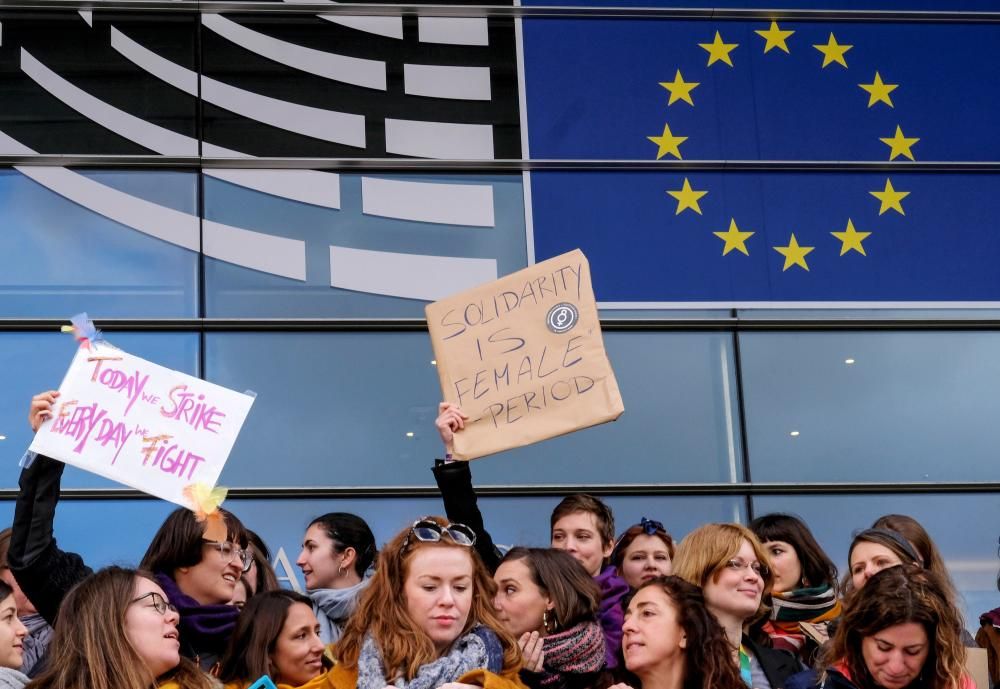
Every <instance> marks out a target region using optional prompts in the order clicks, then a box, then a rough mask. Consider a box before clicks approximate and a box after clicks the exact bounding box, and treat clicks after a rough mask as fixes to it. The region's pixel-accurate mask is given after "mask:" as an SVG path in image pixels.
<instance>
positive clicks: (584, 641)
mask: <svg viewBox="0 0 1000 689" xmlns="http://www.w3.org/2000/svg"><path fill="white" fill-rule="evenodd" d="M542 651H543V652H544V653H545V660H544V663H543V666H542V671H541V673H540V674H541V676H542V681H541V684H542V686H550V685H557V684H559V683H561V682H562V681H563V679H564V678H563V675H566V674H589V673H594V672H599V671H600V670H601V668H603V667H604V632H602V631H601V625H599V624H597V623H596V622H581V623H580V624H578V625H576V626H573V627H570V628H569V629H567V630H565V631H562V632H558V633H556V634H549V635H548V636H546V637H545V638H544V639H542Z"/></svg>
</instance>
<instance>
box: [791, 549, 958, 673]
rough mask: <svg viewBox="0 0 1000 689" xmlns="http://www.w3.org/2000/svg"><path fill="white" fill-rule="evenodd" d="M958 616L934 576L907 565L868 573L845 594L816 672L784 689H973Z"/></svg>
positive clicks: (935, 575) (927, 571)
mask: <svg viewBox="0 0 1000 689" xmlns="http://www.w3.org/2000/svg"><path fill="white" fill-rule="evenodd" d="M962 627H963V625H962V619H961V615H959V613H958V610H957V609H956V608H955V606H953V605H952V604H951V603H950V602H949V601H948V598H947V596H946V595H945V590H944V587H943V585H942V582H941V580H940V577H939V576H938V575H937V574H935V573H933V572H931V571H929V570H922V569H920V568H919V567H916V566H914V565H908V566H900V565H896V566H893V567H889V568H887V569H883V570H880V571H879V572H877V573H876V574H874V575H873V576H872V577H871V578H870V579H869V580H868V581H867V582H866V583H865V585H864V587H862V588H861V589H859V590H858V591H856V592H855V593H854V595H852V596H851V598H850V599H849V600H848V602H847V605H846V607H845V609H844V614H843V616H841V618H840V623H839V625H838V626H837V631H836V632H835V633H834V635H833V638H832V640H831V643H830V645H829V647H828V648H827V649H826V650H825V651H824V653H823V657H822V659H823V667H824V668H825V669H823V670H822V671H820V672H817V671H815V670H810V671H808V672H804V673H802V674H800V675H797V676H795V677H793V678H791V680H789V683H788V687H789V689H821V688H825V689H974V687H975V683H974V682H973V681H972V679H971V678H970V677H969V676H968V675H967V674H966V673H965V656H966V652H965V646H964V644H963V643H962Z"/></svg>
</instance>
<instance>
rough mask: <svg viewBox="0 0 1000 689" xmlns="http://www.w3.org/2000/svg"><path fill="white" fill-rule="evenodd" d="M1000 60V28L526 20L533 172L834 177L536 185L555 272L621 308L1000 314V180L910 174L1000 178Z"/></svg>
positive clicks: (624, 177) (538, 242)
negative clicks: (570, 253) (910, 165)
mask: <svg viewBox="0 0 1000 689" xmlns="http://www.w3.org/2000/svg"><path fill="white" fill-rule="evenodd" d="M789 31H793V32H794V33H790V34H789V33H787V32H789ZM716 32H718V35H719V38H718V39H716ZM758 32H763V33H764V34H769V35H770V36H771V37H772V39H773V40H768V36H767V35H760V34H759V33H758ZM781 32H785V33H781ZM831 34H832V36H833V38H831ZM713 43H717V44H718V43H725V44H730V45H731V44H736V46H735V47H732V48H731V49H718V48H716V49H714V52H710V51H709V50H708V49H706V48H703V47H701V46H700V45H699V44H706V46H708V45H711V44H713ZM771 43H773V45H771V48H770V49H769V50H768V51H767V52H765V47H766V46H767V45H769V44H771ZM782 45H783V46H784V47H787V48H788V52H787V53H786V52H785V51H784V50H783V49H782ZM817 45H818V46H821V47H822V48H823V49H824V50H820V49H817V48H816V47H814V46H817ZM847 45H849V46H852V47H851V48H849V49H844V48H843V46H847ZM998 45H1000V25H993V24H971V23H970V24H941V23H938V24H918V23H875V22H856V23H851V22H843V23H809V22H783V21H778V23H777V25H773V24H771V22H770V21H752V22H751V21H728V22H727V21H706V20H696V21H676V20H658V19H653V20H629V19H615V20H607V19H604V20H600V19H592V18H591V19H569V20H566V19H531V20H526V21H525V22H524V53H525V60H524V64H525V70H526V72H525V93H526V97H527V120H528V141H529V145H530V154H531V157H532V158H533V159H595V160H650V161H652V160H656V159H657V157H658V156H659V158H660V159H662V160H665V161H668V160H676V159H683V160H761V161H817V160H822V161H832V162H833V165H831V168H830V171H829V172H827V171H822V172H819V171H816V172H779V171H774V172H772V171H759V172H750V171H744V172H736V171H722V172H708V171H698V170H696V169H692V170H686V171H682V170H676V171H674V170H664V171H663V172H659V171H635V172H616V171H589V172H579V173H577V172H556V171H552V172H538V171H536V172H534V173H532V175H531V193H532V212H533V220H532V222H533V236H534V242H535V254H536V260H543V259H545V258H548V257H551V256H553V255H557V254H559V253H561V252H563V251H567V250H569V249H572V248H575V247H577V246H579V247H580V248H582V249H583V250H584V251H585V252H586V253H587V254H588V256H590V257H592V263H593V274H594V286H595V290H596V293H597V298H598V299H599V300H600V301H604V302H629V303H633V302H639V303H647V304H649V303H678V304H680V303H696V304H706V303H712V304H717V305H727V306H728V305H737V304H762V303H765V302H766V303H772V304H773V303H777V302H783V303H784V302H791V303H794V304H796V305H798V304H806V303H829V302H852V303H857V302H865V303H873V304H875V303H882V304H884V303H888V302H893V303H896V302H909V303H914V304H916V303H920V304H926V303H928V302H949V303H955V302H962V303H968V302H978V303H982V302H998V301H1000V271H998V270H997V266H998V265H1000V240H998V238H997V230H998V222H997V218H998V211H1000V193H998V192H1000V181H998V177H997V175H996V174H995V173H992V172H983V173H967V172H941V171H936V172H932V171H928V172H913V171H910V172H906V173H904V172H895V171H893V169H892V168H893V164H894V163H896V162H898V161H906V160H907V159H912V160H915V161H918V162H919V161H941V162H954V161H974V162H990V161H998V160H1000V137H997V136H996V135H995V132H994V129H995V126H996V114H997V113H998V112H1000V89H998V88H997V85H998V80H997V78H996V76H995V67H994V63H995V52H996V46H998ZM831 46H832V47H831ZM837 46H839V48H838V47H837ZM713 54H715V56H716V59H715V61H714V64H712V65H711V66H709V65H708V64H707V63H708V62H709V60H711V59H712V57H711V56H712V55H713ZM726 59H729V60H730V61H731V62H732V63H733V66H729V65H728V64H726V63H725V60H726ZM824 61H826V62H828V64H827V65H826V66H825V67H824V66H823V63H824ZM842 63H846V67H845V66H844V64H842ZM678 71H679V72H680V75H678V74H677V72H678ZM876 72H877V73H878V76H877V77H876ZM678 82H679V83H680V86H678V85H677V83H678ZM694 83H697V85H696V86H692V85H691V84H694ZM661 84H671V86H672V88H667V87H666V86H664V85H661ZM865 86H867V87H868V88H867V89H866V88H864V87H865ZM672 94H673V96H674V101H675V102H673V103H670V102H669V101H670V99H671V97H672ZM685 96H686V97H687V98H690V100H691V103H689V102H687V98H686V97H685ZM692 103H693V104H692ZM684 137H686V138H684ZM653 139H655V140H653ZM883 139H885V141H883ZM890 159H892V162H890ZM853 161H877V162H878V161H880V162H884V163H885V164H886V166H887V170H886V171H880V172H870V173H869V172H864V173H859V172H856V171H847V170H839V171H838V170H837V167H838V165H839V164H840V163H842V162H853ZM685 180H686V181H687V182H686V184H687V186H685ZM670 192H673V193H670ZM873 192H874V193H873ZM876 194H878V196H876ZM848 221H850V223H851V224H850V226H849V225H848ZM732 223H735V225H733V226H732V227H731V224H732ZM747 232H752V233H753V234H752V235H746V234H745V233H747ZM834 232H836V233H838V234H839V236H835V235H833V234H832V233H834ZM716 233H719V234H724V235H725V236H719V235H717V234H716ZM739 233H743V234H739ZM865 233H869V234H865ZM793 234H794V237H795V239H794V241H792V235H793Z"/></svg>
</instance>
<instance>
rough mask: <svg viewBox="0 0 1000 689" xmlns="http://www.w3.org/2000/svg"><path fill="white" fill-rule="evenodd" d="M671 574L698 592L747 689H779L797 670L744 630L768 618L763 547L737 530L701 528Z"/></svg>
mask: <svg viewBox="0 0 1000 689" xmlns="http://www.w3.org/2000/svg"><path fill="white" fill-rule="evenodd" d="M674 574H675V575H677V576H679V577H680V578H681V579H684V580H685V581H687V582H688V583H691V584H694V585H695V586H700V587H701V588H702V590H703V591H704V594H705V604H706V606H707V607H708V609H709V611H711V613H712V614H713V615H714V616H715V618H716V619H717V620H718V621H719V624H720V625H722V628H723V630H725V633H726V638H727V639H728V640H729V646H730V651H731V653H732V659H733V663H734V664H736V666H737V667H739V669H740V676H741V677H742V678H743V682H744V683H745V684H746V685H747V686H748V687H753V688H754V689H781V688H782V687H784V685H785V680H786V679H788V677H789V676H791V675H793V674H795V673H796V672H798V671H799V670H800V669H801V668H800V666H799V664H798V661H797V660H796V659H795V658H793V657H792V656H791V655H790V654H788V653H784V652H782V651H776V650H774V649H771V648H766V647H763V646H759V645H757V644H756V643H754V642H753V640H751V639H750V637H748V636H747V635H746V634H745V633H744V627H745V626H746V625H747V624H748V623H750V622H752V621H753V620H755V619H758V618H760V617H762V616H763V615H764V614H765V613H766V608H764V607H763V606H762V601H763V598H764V596H765V594H767V593H769V592H770V590H771V585H772V583H773V578H772V575H771V570H770V568H769V566H768V556H767V552H766V551H765V550H764V547H763V546H762V545H761V544H760V541H759V540H757V536H755V535H754V533H753V532H752V531H750V529H748V528H746V527H745V526H741V525H739V524H705V525H704V526H701V527H699V528H697V529H695V530H694V531H692V532H691V533H689V534H688V535H687V536H686V537H685V538H684V540H683V541H681V544H680V546H678V548H677V555H676V557H675V558H674Z"/></svg>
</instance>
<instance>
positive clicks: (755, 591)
mask: <svg viewBox="0 0 1000 689" xmlns="http://www.w3.org/2000/svg"><path fill="white" fill-rule="evenodd" d="M761 565H762V563H761V562H759V561H758V560H757V555H756V553H754V549H753V546H752V545H750V541H747V540H746V539H744V540H743V541H742V544H741V545H740V549H739V550H738V551H737V552H736V554H735V555H734V556H733V557H732V559H730V560H728V561H727V562H725V563H723V567H722V570H721V571H720V572H719V576H718V578H717V579H716V578H714V577H711V576H710V577H709V578H708V581H707V582H706V583H705V588H704V591H705V603H706V604H707V605H708V608H709V609H710V610H711V611H712V612H713V613H714V614H715V615H716V616H719V615H720V614H722V615H725V616H726V617H735V618H737V619H740V620H746V619H747V618H749V617H752V616H753V614H754V613H755V612H757V609H758V608H759V607H760V598H761V595H762V594H763V593H764V579H763V577H762V576H761V575H760V573H759V571H760V567H761Z"/></svg>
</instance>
